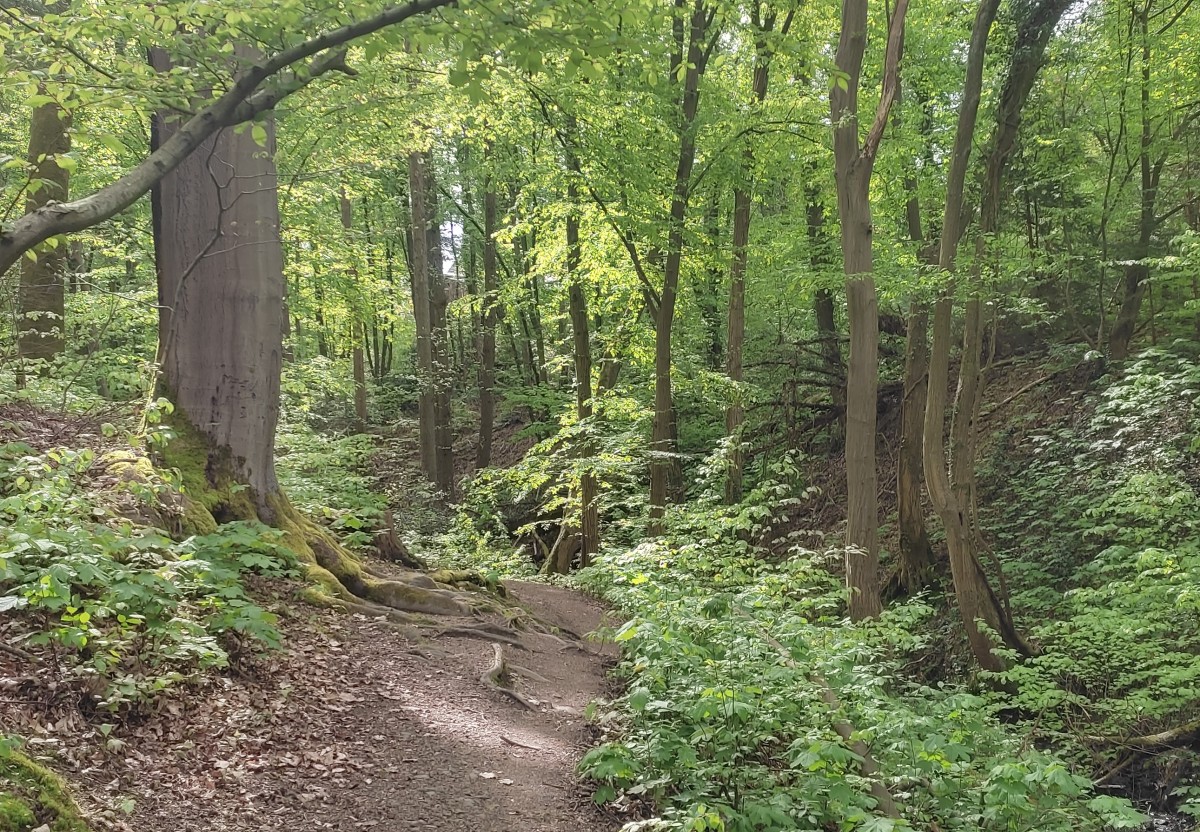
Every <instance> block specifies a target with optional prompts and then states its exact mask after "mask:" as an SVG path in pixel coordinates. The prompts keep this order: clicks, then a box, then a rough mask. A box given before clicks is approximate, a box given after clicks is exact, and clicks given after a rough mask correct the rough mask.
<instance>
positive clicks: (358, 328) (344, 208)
mask: <svg viewBox="0 0 1200 832" xmlns="http://www.w3.org/2000/svg"><path fill="white" fill-rule="evenodd" d="M338 207H339V208H340V209H341V218H342V231H344V232H345V233H346V237H347V238H349V237H350V231H351V229H352V228H353V225H354V205H353V203H351V202H350V197H348V196H346V188H345V187H344V186H343V187H342V188H341V190H340V191H339V193H338ZM350 244H351V248H352V249H353V241H350ZM348 254H349V256H350V257H353V256H354V255H353V251H351V252H348ZM350 282H351V285H357V284H358V268H357V267H356V266H354V265H353V260H351V266H350ZM359 314H361V312H360V311H359V310H357V309H355V310H351V316H352V317H353V318H354V320H352V321H351V323H350V342H351V344H352V346H351V349H350V356H351V364H352V365H353V374H354V419H355V421H356V422H357V423H358V427H359V429H360V430H361V429H362V428H364V427H366V424H367V368H366V364H365V362H364V361H363V341H364V339H365V338H366V328H365V327H363V326H362V325H361V324H359V322H358V320H357V316H358V315H359ZM284 320H285V321H286V320H287V319H286V312H285V318H284Z"/></svg>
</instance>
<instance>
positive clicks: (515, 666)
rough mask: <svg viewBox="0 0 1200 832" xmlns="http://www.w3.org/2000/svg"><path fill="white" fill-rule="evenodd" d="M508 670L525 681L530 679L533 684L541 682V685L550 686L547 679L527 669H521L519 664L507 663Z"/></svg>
mask: <svg viewBox="0 0 1200 832" xmlns="http://www.w3.org/2000/svg"><path fill="white" fill-rule="evenodd" d="M508 669H509V670H511V671H512V672H513V673H515V674H517V675H518V676H523V677H524V678H526V679H532V680H533V681H535V682H541V683H542V684H543V685H548V684H550V680H549V679H547V678H546V677H545V676H543V675H541V674H540V673H535V672H533V671H532V670H530V669H529V668H528V667H523V666H521V665H519V664H513V663H512V662H509V663H508Z"/></svg>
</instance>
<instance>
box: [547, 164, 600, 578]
mask: <svg viewBox="0 0 1200 832" xmlns="http://www.w3.org/2000/svg"><path fill="white" fill-rule="evenodd" d="M572 167H574V166H572ZM578 199H579V193H578V187H577V186H576V184H575V182H574V180H571V182H570V183H569V184H568V186H567V202H568V203H569V208H568V210H569V212H570V213H568V215H567V223H566V237H567V264H566V266H567V280H568V286H567V295H568V301H567V302H568V309H569V313H570V318H571V336H572V337H571V340H572V352H573V354H574V360H575V415H576V418H578V419H579V421H580V422H583V421H584V420H586V419H588V418H589V417H590V416H591V415H592V350H591V344H590V339H589V327H588V313H587V295H586V293H585V291H584V286H583V276H582V275H581V274H580V268H579V267H580V262H581V260H582V257H581V255H582V249H581V246H580V242H579V212H578ZM572 452H573V453H574V454H575V455H576V456H579V457H582V458H585V459H586V458H588V457H590V456H591V454H592V447H591V442H590V441H589V440H588V438H587V435H586V433H583V434H581V435H580V437H579V439H578V440H577V441H576V447H575V448H573V449H572ZM598 491H599V483H598V481H597V479H596V474H595V472H593V471H592V470H591V469H590V468H585V470H584V471H583V472H582V473H581V474H580V477H579V526H578V527H577V528H576V527H574V526H573V524H572V523H569V522H567V521H566V519H565V518H564V522H563V530H562V534H561V535H560V536H559V539H558V541H557V542H556V544H555V547H554V550H553V551H552V552H551V560H552V565H551V568H552V569H553V571H555V572H559V573H563V574H565V573H566V572H568V571H570V569H571V560H572V558H573V556H574V554H575V553H576V552H578V553H579V564H580V566H587V565H588V564H589V563H590V562H591V560H592V558H593V557H594V556H595V554H596V553H597V552H598V551H599V550H600V515H599V511H598V507H597V505H596V498H597V496H598Z"/></svg>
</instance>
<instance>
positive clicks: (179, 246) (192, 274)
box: [153, 54, 284, 520]
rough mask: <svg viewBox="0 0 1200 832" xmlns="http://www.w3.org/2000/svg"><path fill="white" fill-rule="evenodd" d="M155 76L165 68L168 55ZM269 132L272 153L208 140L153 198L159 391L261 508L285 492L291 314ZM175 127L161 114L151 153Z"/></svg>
mask: <svg viewBox="0 0 1200 832" xmlns="http://www.w3.org/2000/svg"><path fill="white" fill-rule="evenodd" d="M155 66H156V68H158V69H160V70H161V69H165V68H166V67H167V63H166V58H165V56H162V55H159V54H156V56H155ZM265 126H266V146H265V147H260V146H259V145H258V143H257V142H255V140H254V138H253V135H252V133H251V131H249V130H245V131H242V132H241V133H237V132H235V131H234V130H233V129H225V130H222V131H220V132H218V133H217V134H215V135H214V136H212V137H210V138H209V139H208V140H206V141H205V142H204V143H203V144H202V145H201V146H200V148H199V149H198V150H197V151H196V152H195V153H193V154H192V155H191V156H189V157H188V158H187V159H186V160H184V162H183V163H182V164H180V165H179V166H178V167H177V168H176V169H175V170H174V171H173V172H172V173H170V174H169V175H167V176H166V177H164V178H163V180H162V181H161V182H160V183H159V185H158V187H157V188H156V189H155V192H154V198H153V207H154V239H155V246H154V251H155V262H156V264H157V269H158V302H159V362H160V366H161V385H162V387H163V389H164V390H165V392H166V393H167V395H168V396H169V397H170V399H171V401H172V402H174V404H175V406H176V408H177V409H178V411H179V412H180V415H181V416H182V418H183V419H185V420H186V421H187V423H188V424H189V425H191V426H192V427H193V428H194V429H195V430H196V431H198V432H199V433H200V434H201V436H203V438H204V439H205V440H206V442H207V445H208V447H209V448H210V451H209V456H210V457H212V458H213V459H212V462H210V463H209V466H210V467H212V468H213V470H214V471H220V472H221V473H220V474H219V476H221V477H224V478H231V479H233V480H236V481H237V482H240V483H244V484H246V485H249V486H250V488H251V489H252V491H253V493H254V495H255V499H256V500H257V501H258V508H259V509H260V510H265V509H266V503H265V502H264V501H265V500H266V498H267V497H268V496H270V495H274V494H276V493H277V492H278V490H279V484H278V481H277V480H276V478H275V428H276V424H277V422H278V419H279V374H280V368H281V361H282V355H283V309H284V305H283V299H284V280H283V258H282V248H281V245H280V242H279V202H278V191H277V185H278V182H277V177H276V173H275V162H274V159H273V156H272V154H273V153H274V149H275V148H274V142H275V136H274V125H273V124H272V123H271V122H270V121H268V122H266V124H265ZM175 129H176V123H175V121H174V120H172V119H171V118H170V117H169V116H164V115H159V116H157V117H156V118H155V132H156V135H155V143H156V144H159V143H162V142H165V141H167V140H168V139H169V137H170V135H171V134H172V132H173V131H174V130H175ZM225 508H229V510H230V511H231V515H230V516H232V515H233V514H234V513H236V510H235V509H233V508H232V507H225ZM213 513H214V515H215V516H216V517H217V519H218V520H221V519H222V517H221V515H220V509H219V510H214V512H213Z"/></svg>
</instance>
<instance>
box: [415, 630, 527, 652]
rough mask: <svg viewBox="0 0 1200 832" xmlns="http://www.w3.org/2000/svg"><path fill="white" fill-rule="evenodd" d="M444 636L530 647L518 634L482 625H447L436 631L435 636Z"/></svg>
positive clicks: (523, 647)
mask: <svg viewBox="0 0 1200 832" xmlns="http://www.w3.org/2000/svg"><path fill="white" fill-rule="evenodd" d="M443 636H449V637H451V638H477V639H479V640H481V641H490V642H492V643H493V644H496V645H497V646H499V645H500V644H507V645H510V646H512V647H516V648H517V649H519V650H528V649H529V648H528V647H526V646H525V645H524V644H523V643H522V642H521V640H520V639H519V638H517V637H516V636H510V635H507V634H506V633H497V632H494V631H492V630H487V629H483V628H481V627H446V628H444V629H441V630H438V631H437V632H436V633H434V638H441V637H443Z"/></svg>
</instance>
